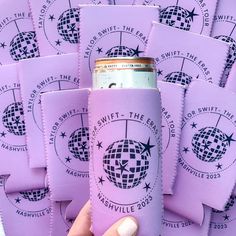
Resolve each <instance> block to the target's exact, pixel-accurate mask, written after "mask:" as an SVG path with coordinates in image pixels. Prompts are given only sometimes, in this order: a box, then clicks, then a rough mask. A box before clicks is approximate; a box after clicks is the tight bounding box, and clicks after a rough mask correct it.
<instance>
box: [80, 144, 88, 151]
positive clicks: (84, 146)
mask: <svg viewBox="0 0 236 236" xmlns="http://www.w3.org/2000/svg"><path fill="white" fill-rule="evenodd" d="M80 149H81V150H82V151H83V152H84V151H85V150H87V149H88V147H87V142H83V143H82V145H81V147H80Z"/></svg>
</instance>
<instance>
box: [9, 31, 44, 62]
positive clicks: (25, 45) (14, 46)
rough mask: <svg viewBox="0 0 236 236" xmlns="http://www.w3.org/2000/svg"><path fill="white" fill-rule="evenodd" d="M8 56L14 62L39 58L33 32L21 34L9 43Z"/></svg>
mask: <svg viewBox="0 0 236 236" xmlns="http://www.w3.org/2000/svg"><path fill="white" fill-rule="evenodd" d="M10 55H11V57H12V59H13V60H14V61H19V60H22V59H27V58H33V57H39V49H38V44H37V39H36V34H35V32H34V31H29V32H21V33H19V34H17V35H16V36H15V37H14V38H13V39H12V41H11V42H10Z"/></svg>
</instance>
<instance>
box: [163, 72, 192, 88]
mask: <svg viewBox="0 0 236 236" xmlns="http://www.w3.org/2000/svg"><path fill="white" fill-rule="evenodd" d="M165 81H166V82H169V83H174V84H181V85H189V84H190V83H191V81H192V77H191V76H189V75H187V74H186V73H184V72H182V71H176V72H171V73H169V74H168V75H166V76H165Z"/></svg>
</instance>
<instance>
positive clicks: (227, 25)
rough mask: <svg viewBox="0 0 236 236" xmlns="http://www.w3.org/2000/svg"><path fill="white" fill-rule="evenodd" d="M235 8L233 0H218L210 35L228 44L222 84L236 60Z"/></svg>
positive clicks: (235, 3) (235, 4)
mask: <svg viewBox="0 0 236 236" xmlns="http://www.w3.org/2000/svg"><path fill="white" fill-rule="evenodd" d="M235 8H236V2H235V1H234V0H220V1H219V4H218V7H217V11H216V15H215V18H214V25H213V30H212V37H214V38H217V39H219V40H222V41H224V42H227V43H229V44H230V51H229V55H228V58H227V64H226V66H225V72H224V75H223V78H222V81H221V85H222V86H224V85H225V83H226V80H227V77H228V75H229V72H230V69H231V67H232V65H233V63H234V62H235V60H236V30H235V24H236V12H235V10H234V9H235Z"/></svg>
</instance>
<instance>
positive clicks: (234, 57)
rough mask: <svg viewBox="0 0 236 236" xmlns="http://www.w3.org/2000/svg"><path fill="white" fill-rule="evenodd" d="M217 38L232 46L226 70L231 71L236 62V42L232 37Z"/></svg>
mask: <svg viewBox="0 0 236 236" xmlns="http://www.w3.org/2000/svg"><path fill="white" fill-rule="evenodd" d="M215 38H216V39H220V40H221V41H223V42H226V43H229V44H230V47H229V55H228V57H227V61H226V68H227V69H231V67H232V66H233V64H234V62H235V61H236V41H235V40H234V39H232V38H231V37H229V36H225V35H220V36H216V37H215Z"/></svg>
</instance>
